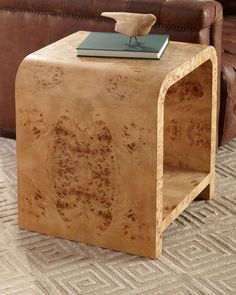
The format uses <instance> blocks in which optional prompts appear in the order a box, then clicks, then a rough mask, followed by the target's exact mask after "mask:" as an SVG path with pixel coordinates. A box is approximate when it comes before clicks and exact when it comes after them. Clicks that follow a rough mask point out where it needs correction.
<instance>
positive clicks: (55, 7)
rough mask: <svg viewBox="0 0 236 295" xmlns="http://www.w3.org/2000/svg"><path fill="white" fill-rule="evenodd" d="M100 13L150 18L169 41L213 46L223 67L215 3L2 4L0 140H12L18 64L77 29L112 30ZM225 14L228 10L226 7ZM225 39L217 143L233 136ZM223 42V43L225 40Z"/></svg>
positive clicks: (70, 0)
mask: <svg viewBox="0 0 236 295" xmlns="http://www.w3.org/2000/svg"><path fill="white" fill-rule="evenodd" d="M223 2H230V3H231V5H232V8H233V9H234V12H235V3H234V0H231V1H229V0H228V1H227V0H225V1H223ZM227 7H228V6H227ZM102 11H129V12H139V13H153V14H155V15H156V16H157V19H158V21H157V23H156V24H155V26H154V28H153V31H152V32H153V33H168V34H169V35H170V38H171V40H177V41H185V42H193V43H202V44H211V45H213V46H215V48H216V50H217V54H218V58H219V63H220V64H221V52H222V40H221V36H222V35H221V34H222V6H221V4H220V3H218V2H216V1H211V0H113V1H112V0H21V1H19V0H0V28H1V29H0V42H1V51H0V64H1V67H0V130H1V131H0V135H1V136H9V137H10V136H14V132H15V110H14V91H15V90H14V83H15V76H16V71H17V68H18V66H19V64H20V62H21V61H22V59H23V58H24V57H25V56H26V55H27V54H29V53H31V52H33V51H35V50H37V49H39V48H41V47H43V46H45V45H47V44H49V43H51V42H54V41H56V40H58V39H60V38H62V37H64V36H66V35H69V34H70V33H72V32H75V31H78V30H92V31H112V30H113V28H114V23H113V21H112V20H109V19H106V18H103V17H101V16H100V13H101V12H102ZM229 11H230V12H231V11H232V9H231V8H230V7H229ZM227 18H228V19H229V21H228V22H227V24H226V25H225V27H224V30H225V32H226V33H227V32H230V30H231V31H232V30H235V27H234V26H235V25H234V23H235V17H234V16H232V17H227ZM231 18H232V22H231ZM227 36H228V37H229V40H228V39H227V40H228V41H227V42H228V43H227V44H228V45H227V50H228V51H227V52H226V51H225V52H224V53H223V60H224V64H223V67H222V69H223V84H222V86H223V89H222V98H221V100H220V105H221V110H220V120H219V122H220V126H219V140H220V142H221V143H225V142H226V141H227V140H228V139H230V138H231V137H232V136H234V135H236V131H235V130H236V119H235V118H236V116H234V114H236V106H235V105H234V103H235V100H236V97H235V85H233V83H235V71H234V72H233V73H232V71H233V67H232V63H233V64H234V66H235V55H234V54H235V49H234V52H233V54H232V53H231V52H229V50H230V48H231V43H232V45H235V40H233V36H231V39H230V35H229V34H228V35H227ZM228 37H227V38H228ZM230 40H231V41H230ZM224 41H225V42H226V37H224ZM225 50H226V49H225ZM231 55H233V57H231ZM233 97H234V100H233ZM234 112H235V113H234ZM232 118H233V119H232ZM222 134H223V137H222Z"/></svg>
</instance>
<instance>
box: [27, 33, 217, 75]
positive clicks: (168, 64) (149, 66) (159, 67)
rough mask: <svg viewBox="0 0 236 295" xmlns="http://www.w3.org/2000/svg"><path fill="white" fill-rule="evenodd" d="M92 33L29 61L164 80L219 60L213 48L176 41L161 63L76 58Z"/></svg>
mask: <svg viewBox="0 0 236 295" xmlns="http://www.w3.org/2000/svg"><path fill="white" fill-rule="evenodd" d="M89 33H90V32H86V31H79V32H77V33H74V34H72V35H70V36H67V37H65V38H63V39H61V40H59V41H57V42H55V43H53V44H50V45H48V46H46V47H44V48H42V49H40V50H38V51H36V52H34V53H32V54H30V55H29V56H28V57H27V58H26V60H28V61H35V62H40V63H41V62H43V63H52V64H54V65H55V64H57V65H60V66H71V67H78V66H80V67H85V68H86V67H87V68H89V67H92V68H97V67H99V69H101V70H102V69H103V68H106V69H109V67H111V66H112V67H113V66H116V67H117V68H119V67H122V68H123V69H124V68H125V67H127V69H130V68H134V67H135V68H142V70H143V71H145V70H147V71H148V72H153V74H158V75H159V76H162V75H163V77H165V76H166V74H167V73H170V72H171V71H173V70H176V69H177V68H178V67H184V66H185V65H187V64H188V65H189V64H191V63H194V64H195V67H196V65H200V64H202V62H203V61H202V60H203V59H204V60H207V59H209V58H211V57H212V58H215V57H216V53H215V49H214V47H212V46H207V45H202V44H191V43H184V42H173V41H170V42H169V44H168V46H167V48H166V50H165V52H164V53H163V55H162V57H161V59H160V60H144V59H122V58H100V57H77V54H76V47H77V46H78V45H79V44H80V43H81V42H82V41H83V40H84V39H85V38H86V37H87V36H88V34H89ZM194 61H195V62H194Z"/></svg>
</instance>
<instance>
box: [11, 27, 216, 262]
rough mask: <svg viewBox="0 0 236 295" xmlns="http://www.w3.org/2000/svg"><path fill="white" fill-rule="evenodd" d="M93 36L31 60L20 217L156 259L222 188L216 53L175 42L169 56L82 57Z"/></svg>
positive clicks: (22, 72)
mask: <svg viewBox="0 0 236 295" xmlns="http://www.w3.org/2000/svg"><path fill="white" fill-rule="evenodd" d="M87 34H88V33H87V32H78V33H76V34H73V35H71V36H69V37H67V38H65V39H62V40H60V41H58V42H56V43H54V44H52V45H49V46H47V47H45V48H44V49H41V50H39V51H37V52H35V53H33V54H31V55H29V56H28V57H27V58H26V59H25V60H24V61H23V63H22V65H21V66H20V68H19V71H18V74H17V80H16V113H17V160H18V194H19V224H20V226H21V227H22V228H26V229H29V230H32V231H37V232H41V233H46V234H49V235H53V236H58V237H62V238H67V239H71V240H76V241H80V242H86V243H89V244H93V245H97V246H101V247H106V248H110V249H114V250H119V251H124V252H128V253H133V254H136V255H140V256H146V257H150V258H155V257H158V256H159V255H160V253H161V244H162V232H163V230H164V229H165V228H166V227H167V226H168V225H169V223H170V222H171V221H172V220H173V219H174V218H176V216H178V214H180V212H181V211H182V210H183V209H184V208H185V207H186V206H187V205H188V204H189V203H190V202H191V201H192V200H193V199H194V198H195V197H197V196H198V195H199V193H200V192H201V191H203V190H204V189H205V188H206V186H208V185H209V186H210V187H211V190H209V192H210V193H211V194H212V192H213V191H212V189H213V186H214V184H213V182H214V153H215V129H216V91H215V90H214V89H216V72H217V69H216V54H215V50H214V49H213V48H212V47H208V46H202V45H191V44H186V43H177V42H170V44H169V46H168V48H167V50H166V52H165V53H164V55H163V57H162V59H161V60H160V61H151V60H145V61H144V60H128V59H123V60H122V59H102V58H77V57H76V51H75V48H76V46H77V45H78V44H79V43H80V42H81V41H82V40H84V38H85V37H86V36H87ZM199 66H200V68H199ZM195 69H196V70H195ZM176 83H177V84H176ZM172 85H173V86H172ZM212 89H213V90H212ZM164 117H165V118H164ZM164 162H165V165H164ZM165 167H167V168H165ZM163 171H164V174H163ZM163 175H164V178H163ZM176 177H177V178H176ZM163 179H164V188H163ZM176 180H178V181H180V182H181V181H182V187H183V189H182V193H181V191H180V190H181V189H180V186H178V183H179V182H177V181H176ZM175 186H178V189H175ZM163 190H164V195H163ZM165 193H166V197H165ZM209 195H210V194H206V196H205V197H206V198H208V197H209ZM163 206H164V207H163Z"/></svg>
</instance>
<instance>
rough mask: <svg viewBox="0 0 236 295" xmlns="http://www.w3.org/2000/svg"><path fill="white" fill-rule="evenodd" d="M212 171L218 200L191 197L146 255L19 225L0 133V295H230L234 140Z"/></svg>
mask: <svg viewBox="0 0 236 295" xmlns="http://www.w3.org/2000/svg"><path fill="white" fill-rule="evenodd" d="M216 169H217V181H216V198H215V199H214V200H212V201H210V202H208V201H196V202H193V203H192V204H191V205H190V207H188V209H187V210H185V211H184V212H183V213H182V214H181V215H180V216H179V218H178V219H177V220H176V221H175V222H173V223H172V225H171V226H170V227H169V228H168V230H167V231H166V232H165V235H164V247H163V249H164V250H163V255H161V257H160V259H157V260H149V259H145V258H140V257H136V256H133V255H127V254H124V253H120V252H113V251H110V250H104V249H100V248H96V247H93V246H89V245H85V244H80V243H75V242H71V241H66V240H62V239H57V238H53V237H49V236H46V235H42V234H38V233H32V232H29V231H26V230H20V229H19V228H18V225H17V185H16V184H17V183H16V182H17V178H16V159H15V141H14V140H9V139H4V138H1V139H0V295H10V294H17V295H36V294H37V295H46V294H48V295H57V294H63V295H64V294H65V295H70V294H71V295H72V294H73V295H74V294H75V295H78V294H96V295H99V294H113V295H115V294H116V295H117V294H128V295H131V294H147V295H150V294H155V295H159V294H163V295H198V294H199V295H200V294H203V295H206V294H209V295H216V294H217V295H218V294H219V295H226V294H230V295H235V294H236V140H233V141H232V142H230V144H228V145H226V146H224V147H221V148H220V149H219V150H218V154H217V167H216Z"/></svg>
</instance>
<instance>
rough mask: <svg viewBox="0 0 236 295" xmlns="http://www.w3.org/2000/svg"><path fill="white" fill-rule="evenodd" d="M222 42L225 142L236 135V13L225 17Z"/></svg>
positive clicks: (223, 141)
mask: <svg viewBox="0 0 236 295" xmlns="http://www.w3.org/2000/svg"><path fill="white" fill-rule="evenodd" d="M222 44H223V53H222V87H221V89H222V95H221V109H222V119H223V122H222V123H223V128H222V140H221V142H222V144H224V143H227V142H228V141H229V140H230V139H231V138H232V137H235V136H236V15H235V16H234V15H232V16H228V15H227V16H225V18H224V24H223V43H222ZM223 114H224V118H223Z"/></svg>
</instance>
